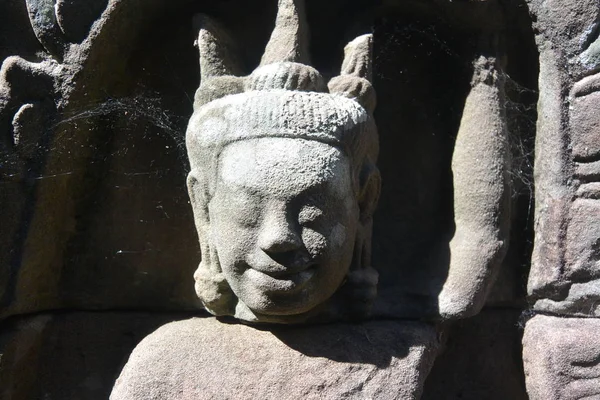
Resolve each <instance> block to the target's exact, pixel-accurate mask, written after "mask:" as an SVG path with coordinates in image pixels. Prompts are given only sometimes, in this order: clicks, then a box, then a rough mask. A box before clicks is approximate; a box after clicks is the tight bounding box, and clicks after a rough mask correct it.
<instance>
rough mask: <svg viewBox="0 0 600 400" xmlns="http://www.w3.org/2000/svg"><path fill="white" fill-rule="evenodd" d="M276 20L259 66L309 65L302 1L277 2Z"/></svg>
mask: <svg viewBox="0 0 600 400" xmlns="http://www.w3.org/2000/svg"><path fill="white" fill-rule="evenodd" d="M278 7H279V8H278V11H277V20H276V21H275V29H274V30H273V33H272V34H271V39H270V40H269V43H268V44H267V47H266V49H265V53H264V54H263V57H262V59H261V62H260V65H261V66H264V65H268V64H274V63H278V62H286V61H287V62H296V63H300V64H305V65H310V53H309V46H308V42H309V39H308V37H309V34H308V24H307V21H306V9H305V4H304V0H279V5H278Z"/></svg>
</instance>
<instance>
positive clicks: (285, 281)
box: [247, 263, 317, 292]
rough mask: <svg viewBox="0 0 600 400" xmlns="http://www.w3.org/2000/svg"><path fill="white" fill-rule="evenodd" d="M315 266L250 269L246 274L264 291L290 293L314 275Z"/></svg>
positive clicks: (301, 286) (298, 288)
mask: <svg viewBox="0 0 600 400" xmlns="http://www.w3.org/2000/svg"><path fill="white" fill-rule="evenodd" d="M316 271H317V264H315V263H311V264H307V265H304V266H299V267H293V268H283V269H279V268H277V269H266V268H264V269H263V268H254V267H251V268H250V269H249V270H248V271H247V272H248V274H249V275H250V276H251V277H252V278H253V280H255V282H256V283H258V286H259V287H261V288H262V289H263V290H265V291H269V292H271V291H274V292H290V291H297V290H300V289H302V288H303V287H304V286H305V285H306V284H307V283H308V282H309V281H310V280H311V278H312V277H313V276H314V275H315V273H316Z"/></svg>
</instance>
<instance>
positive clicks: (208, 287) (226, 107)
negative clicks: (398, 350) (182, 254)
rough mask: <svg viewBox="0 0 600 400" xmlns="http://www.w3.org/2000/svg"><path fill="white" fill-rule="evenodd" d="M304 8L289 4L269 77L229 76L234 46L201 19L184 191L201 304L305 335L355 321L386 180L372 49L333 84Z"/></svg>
mask: <svg viewBox="0 0 600 400" xmlns="http://www.w3.org/2000/svg"><path fill="white" fill-rule="evenodd" d="M303 14H304V10H303V5H302V2H300V1H294V2H293V1H282V2H280V7H279V15H278V18H277V23H276V28H275V30H274V32H273V35H272V37H271V40H270V42H269V43H268V45H267V47H266V50H265V53H264V55H263V57H262V61H261V65H260V66H259V67H258V68H257V69H256V70H255V71H254V72H253V73H252V74H251V75H249V76H247V77H239V76H236V75H234V74H235V72H237V71H240V68H239V67H237V66H236V65H235V60H234V58H235V53H234V52H232V50H233V49H232V45H231V43H228V42H227V39H226V38H225V33H224V32H223V31H222V30H220V29H219V28H218V26H217V25H216V23H215V22H214V21H211V20H210V19H209V18H208V17H206V16H202V17H200V23H201V28H200V34H199V37H198V47H199V49H200V60H201V73H202V77H201V84H200V88H199V89H198V92H197V93H196V99H195V105H194V114H193V116H192V118H191V120H190V123H189V126H188V130H187V139H186V142H187V148H188V154H189V158H190V164H191V172H190V174H189V177H188V188H189V193H190V198H191V201H192V206H193V208H194V215H195V220H196V226H197V229H198V233H199V236H200V243H201V249H202V254H203V259H202V263H201V264H200V267H199V268H198V271H197V272H196V274H195V279H196V292H197V294H198V296H199V297H200V299H201V300H202V302H203V304H204V306H205V308H206V309H207V310H209V311H210V312H212V313H213V314H215V315H234V316H235V317H237V318H240V319H243V320H246V321H260V322H296V321H302V320H306V319H307V318H309V317H311V316H312V317H314V316H315V313H321V314H323V313H325V314H330V315H331V316H332V317H333V318H335V317H336V316H338V315H339V316H342V315H343V314H345V316H346V317H359V315H361V314H362V315H366V314H367V313H368V311H369V307H370V303H372V301H373V299H374V297H375V294H376V284H377V272H376V271H375V270H374V269H373V268H372V267H371V265H370V251H371V243H370V241H371V224H372V215H373V211H374V210H375V206H376V204H377V199H378V196H379V188H380V177H379V172H378V170H377V167H376V166H375V161H376V159H377V153H378V140H377V131H376V127H375V123H374V120H373V116H372V111H373V108H374V105H375V95H374V90H373V87H372V85H371V83H370V81H369V79H370V77H371V53H372V44H371V42H372V38H371V36H370V35H366V36H361V37H359V38H357V39H356V40H354V41H353V42H352V43H350V44H349V45H348V46H347V47H346V58H345V60H344V65H343V66H342V74H341V75H340V76H338V77H336V78H333V79H332V80H331V81H330V83H329V85H328V86H327V85H325V82H324V79H323V77H322V76H321V74H320V73H319V72H318V71H317V70H315V69H314V68H312V67H310V66H309V65H307V64H308V61H309V57H308V49H307V40H308V39H307V37H306V35H307V32H306V30H307V28H306V26H305V24H306V23H305V22H304V18H305V17H304V15H303Z"/></svg>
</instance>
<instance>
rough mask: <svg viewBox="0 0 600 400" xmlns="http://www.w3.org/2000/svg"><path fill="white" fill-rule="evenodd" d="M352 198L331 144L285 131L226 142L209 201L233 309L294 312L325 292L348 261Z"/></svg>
mask: <svg viewBox="0 0 600 400" xmlns="http://www.w3.org/2000/svg"><path fill="white" fill-rule="evenodd" d="M355 199H356V195H355V194H354V190H353V184H352V171H351V167H350V163H349V161H348V159H347V157H346V156H345V155H344V154H343V153H342V152H341V151H340V150H338V149H336V148H335V147H332V146H330V145H327V144H323V143H320V142H317V141H308V140H304V139H284V138H261V139H252V140H245V141H240V142H236V143H233V144H230V145H228V146H227V147H226V148H225V149H224V150H223V152H222V153H221V155H220V158H219V166H218V176H217V182H216V186H215V192H214V194H213V196H212V199H211V201H210V203H209V206H208V208H209V214H210V216H211V229H210V236H211V238H212V241H213V244H214V246H215V250H216V253H217V254H218V259H219V263H220V266H221V269H222V272H223V275H224V277H225V279H226V280H227V283H228V284H229V285H230V286H231V289H232V291H233V293H234V294H235V295H236V297H238V299H239V301H240V302H239V303H238V308H240V307H247V308H248V309H249V310H250V311H251V312H252V313H253V314H255V315H281V316H283V315H297V314H302V313H306V312H308V311H310V310H311V309H313V308H315V307H317V306H318V305H319V304H321V303H323V302H325V301H326V300H327V299H328V298H329V297H331V296H332V295H333V294H334V293H335V292H336V290H337V289H338V288H339V287H340V285H341V284H342V282H343V280H344V278H345V277H346V275H347V274H348V270H349V268H350V264H351V261H352V255H353V246H354V243H355V237H356V229H357V223H358V219H359V207H358V204H357V201H356V200H355ZM241 313H243V312H241Z"/></svg>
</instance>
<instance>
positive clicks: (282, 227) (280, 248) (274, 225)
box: [258, 217, 303, 265]
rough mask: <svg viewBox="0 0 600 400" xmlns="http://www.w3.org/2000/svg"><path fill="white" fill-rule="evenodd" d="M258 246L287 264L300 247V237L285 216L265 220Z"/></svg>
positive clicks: (279, 261) (276, 259)
mask: <svg viewBox="0 0 600 400" xmlns="http://www.w3.org/2000/svg"><path fill="white" fill-rule="evenodd" d="M258 245H259V247H260V248H261V249H262V250H263V251H264V252H265V253H267V254H268V255H269V256H270V257H271V258H272V259H273V260H275V261H276V262H278V263H279V264H284V265H288V264H289V263H291V262H293V260H294V259H295V258H296V256H297V254H298V251H299V250H300V249H302V247H303V244H302V239H301V237H300V235H299V233H298V232H297V231H296V230H294V229H293V226H292V224H291V223H290V221H287V220H286V218H273V217H272V218H270V219H269V220H268V221H265V224H264V225H263V227H262V232H261V234H260V237H259V243H258Z"/></svg>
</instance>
